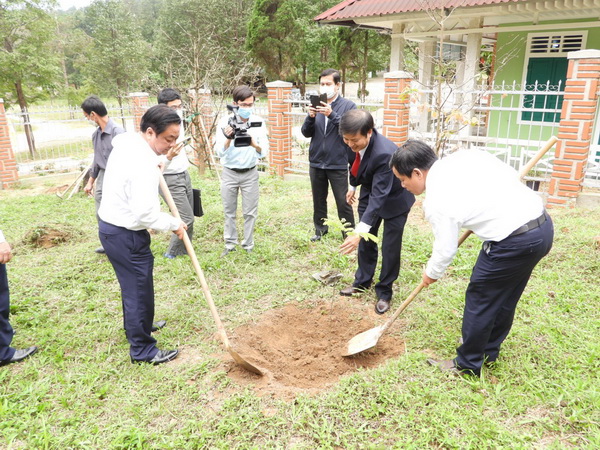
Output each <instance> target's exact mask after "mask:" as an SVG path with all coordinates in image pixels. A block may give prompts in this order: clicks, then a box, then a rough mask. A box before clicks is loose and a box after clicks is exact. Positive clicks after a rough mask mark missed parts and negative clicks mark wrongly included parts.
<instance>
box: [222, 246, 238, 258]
mask: <svg viewBox="0 0 600 450" xmlns="http://www.w3.org/2000/svg"><path fill="white" fill-rule="evenodd" d="M231 252H235V247H233V248H227V247H225V250H223V253H221V258H224V257H225V256H227V255H229V254H230V253H231Z"/></svg>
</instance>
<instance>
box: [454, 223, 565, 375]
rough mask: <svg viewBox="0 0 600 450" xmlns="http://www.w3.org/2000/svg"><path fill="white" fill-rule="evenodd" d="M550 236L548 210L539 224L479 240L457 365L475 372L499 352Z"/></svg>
mask: <svg viewBox="0 0 600 450" xmlns="http://www.w3.org/2000/svg"><path fill="white" fill-rule="evenodd" d="M553 238H554V226H553V224H552V220H551V219H550V216H547V220H546V222H544V223H543V224H542V225H541V226H540V227H538V228H535V229H533V230H530V231H528V232H526V233H523V234H520V235H517V236H509V237H507V238H506V239H503V240H502V241H500V242H489V241H487V242H484V243H483V246H482V249H481V251H480V252H479V257H478V258H477V262H476V263H475V266H474V267H473V272H472V274H471V280H470V282H469V286H468V287H467V292H466V300H465V310H464V314H463V324H462V338H463V344H462V345H461V346H460V347H459V348H458V349H457V357H456V359H455V364H456V365H457V366H458V367H460V368H461V369H468V370H471V371H473V372H474V373H476V374H479V372H480V370H481V366H482V365H483V363H484V361H486V360H487V361H488V362H493V361H495V360H496V359H497V358H498V354H499V353H500V345H501V344H502V342H503V341H504V339H506V336H507V335H508V332H509V331H510V329H511V327H512V324H513V318H514V316H515V310H516V308H517V303H518V301H519V299H520V298H521V294H522V293H523V290H524V289H525V286H527V282H528V281H529V277H530V276H531V272H532V271H533V269H534V267H535V266H536V265H537V263H538V262H539V261H540V260H541V259H542V258H543V257H544V256H546V255H547V254H548V252H549V251H550V249H551V248H552V241H553Z"/></svg>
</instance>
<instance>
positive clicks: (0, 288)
mask: <svg viewBox="0 0 600 450" xmlns="http://www.w3.org/2000/svg"><path fill="white" fill-rule="evenodd" d="M9 314H10V294H9V291H8V276H7V275H6V265H5V264H0V361H6V360H7V359H11V358H12V357H13V356H14V354H15V349H14V348H12V347H11V346H10V343H11V342H12V338H13V334H14V332H13V329H12V327H11V326H10V322H9V321H8V316H9Z"/></svg>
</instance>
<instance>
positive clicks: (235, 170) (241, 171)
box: [228, 166, 256, 173]
mask: <svg viewBox="0 0 600 450" xmlns="http://www.w3.org/2000/svg"><path fill="white" fill-rule="evenodd" d="M255 167H256V166H252V167H248V168H247V169H234V168H233V167H228V169H229V170H233V171H234V172H237V173H246V172H249V171H251V170H252V169H254V168H255Z"/></svg>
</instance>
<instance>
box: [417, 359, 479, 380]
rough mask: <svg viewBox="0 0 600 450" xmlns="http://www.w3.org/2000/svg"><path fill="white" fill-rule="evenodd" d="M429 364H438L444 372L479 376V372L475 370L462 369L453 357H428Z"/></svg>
mask: <svg viewBox="0 0 600 450" xmlns="http://www.w3.org/2000/svg"><path fill="white" fill-rule="evenodd" d="M427 364H430V365H432V366H437V367H438V368H439V369H440V370H441V371H442V372H446V373H451V374H453V375H463V376H464V375H474V376H477V377H478V376H479V373H476V372H475V371H473V370H469V369H462V368H460V367H458V366H457V365H456V363H455V362H454V360H453V359H445V360H437V359H428V360H427Z"/></svg>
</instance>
